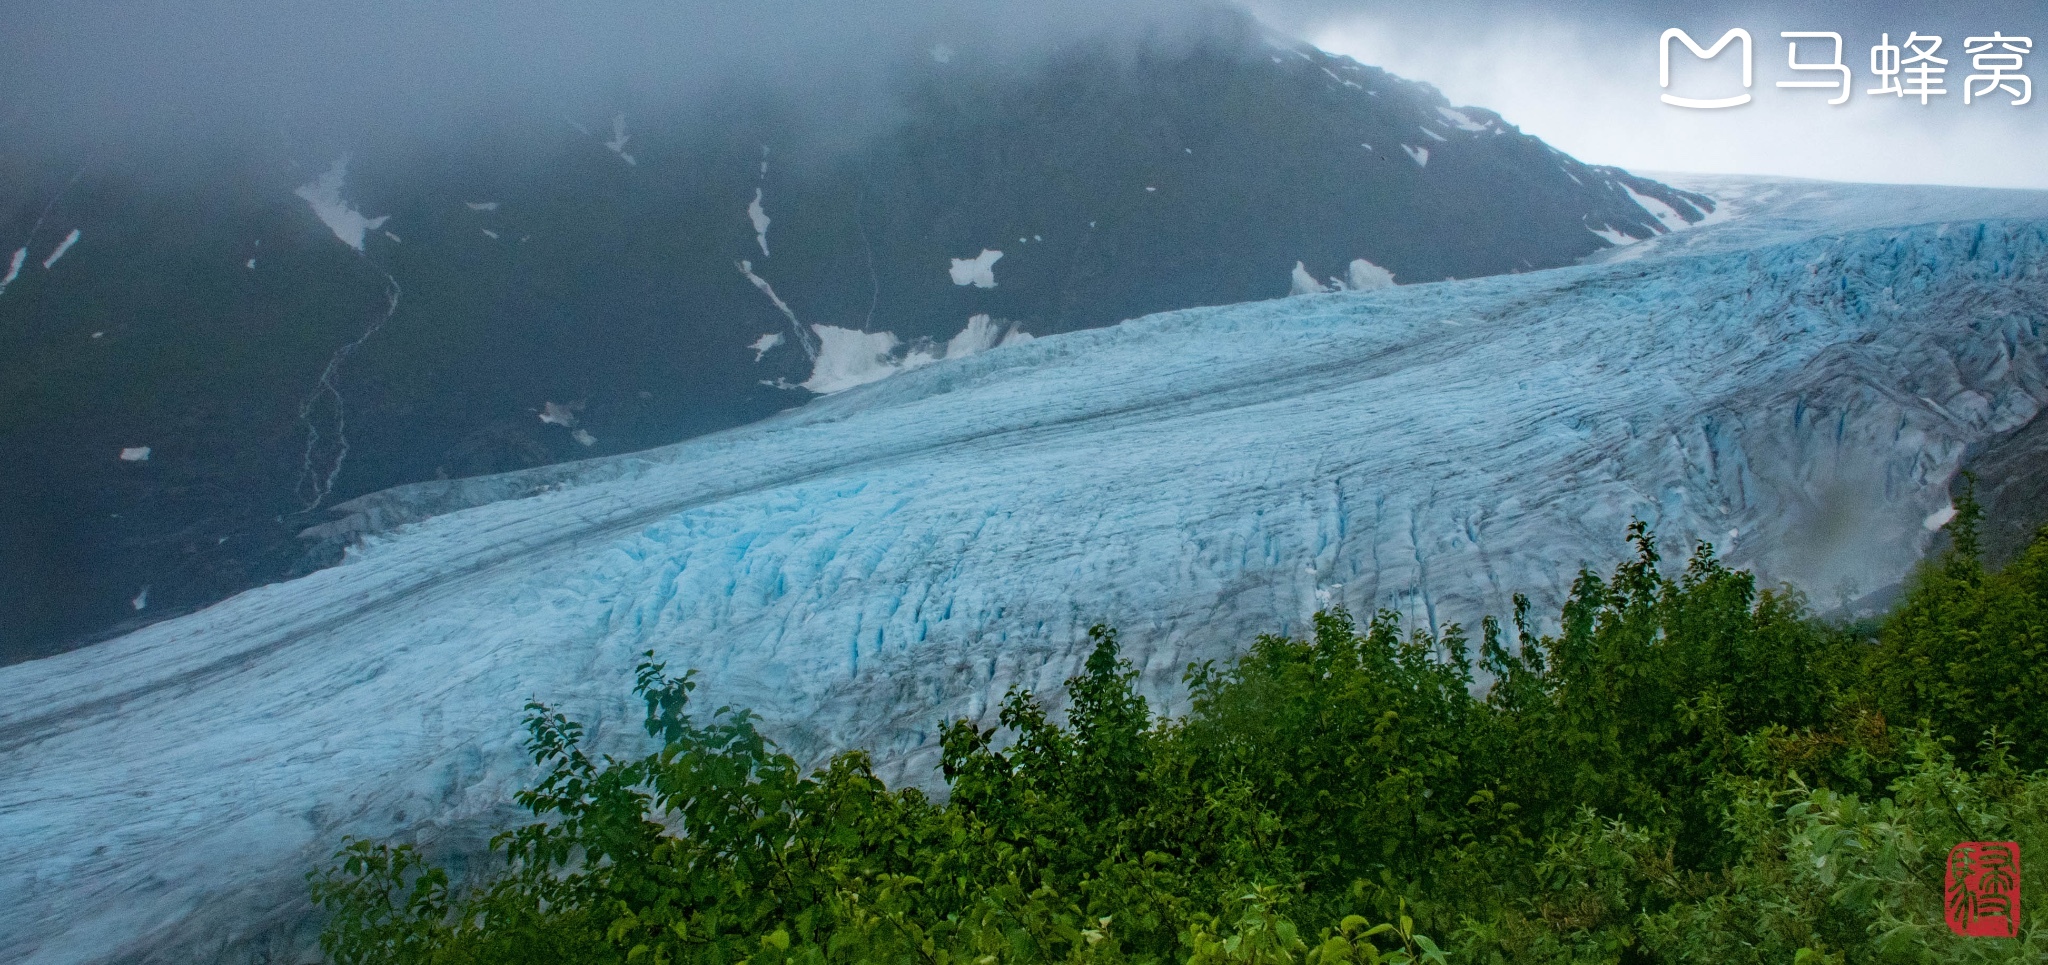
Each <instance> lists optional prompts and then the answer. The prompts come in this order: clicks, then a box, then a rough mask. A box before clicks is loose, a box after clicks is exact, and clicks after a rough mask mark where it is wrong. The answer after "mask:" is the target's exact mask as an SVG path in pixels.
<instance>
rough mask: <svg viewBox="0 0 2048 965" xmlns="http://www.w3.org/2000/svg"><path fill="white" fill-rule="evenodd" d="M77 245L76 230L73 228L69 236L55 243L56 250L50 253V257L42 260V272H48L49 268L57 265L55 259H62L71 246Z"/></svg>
mask: <svg viewBox="0 0 2048 965" xmlns="http://www.w3.org/2000/svg"><path fill="white" fill-rule="evenodd" d="M77 243H78V229H77V228H73V229H71V233H70V234H68V235H65V236H64V240H63V241H60V242H57V250H55V251H52V252H50V257H48V258H45V259H43V270H44V271H49V270H50V268H51V266H53V265H55V264H57V259H59V258H62V257H64V253H65V252H67V251H70V250H71V246H72V245H75V244H77Z"/></svg>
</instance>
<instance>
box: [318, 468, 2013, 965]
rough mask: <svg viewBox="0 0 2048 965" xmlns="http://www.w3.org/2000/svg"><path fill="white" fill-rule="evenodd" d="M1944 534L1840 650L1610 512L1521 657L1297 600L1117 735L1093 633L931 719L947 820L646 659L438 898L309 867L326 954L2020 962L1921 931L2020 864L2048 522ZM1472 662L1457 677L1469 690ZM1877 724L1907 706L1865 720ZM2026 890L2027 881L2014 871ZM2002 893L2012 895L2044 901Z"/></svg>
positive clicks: (1780, 604) (343, 871)
mask: <svg viewBox="0 0 2048 965" xmlns="http://www.w3.org/2000/svg"><path fill="white" fill-rule="evenodd" d="M1960 504H1961V505H1960V506H1959V508H1960V510H1961V512H1960V513H1959V515H1958V518H1957V521H1956V523H1955V524H1953V527H1952V529H1953V534H1952V535H1953V537H1954V539H1953V543H1954V549H1953V550H1951V552H1950V553H1949V554H1948V555H1947V557H1946V558H1944V559H1943V560H1941V561H1938V562H1937V563H1936V564H1934V565H1930V566H1928V567H1926V568H1925V569H1924V571H1923V572H1922V573H1921V574H1920V575H1919V577H1918V578H1917V580H1916V582H1915V584H1914V585H1913V588H1912V590H1911V592H1910V594H1909V595H1908V597H1907V598H1906V599H1905V600H1904V601H1903V602H1902V603H1901V604H1900V606H1899V608H1898V609H1897V611H1896V612H1895V613H1894V614H1893V615H1892V616H1891V617H1890V618H1888V619H1887V620H1886V621H1883V622H1882V623H1881V624H1878V625H1876V627H1875V629H1868V628H1841V627H1835V626H1831V625H1828V624H1824V623H1822V622H1819V621H1816V620H1814V619H1813V618H1811V617H1810V616H1808V615H1807V614H1806V612H1805V610H1804V608H1803V605H1802V603H1801V601H1800V600H1799V599H1798V598H1797V597H1796V596H1794V595H1790V594H1788V593H1784V592H1778V591H1770V590H1759V589H1758V588H1757V587H1756V585H1755V581H1754V580H1753V578H1752V577H1751V576H1750V575H1749V574H1746V573H1742V572H1738V571H1733V570H1729V569H1727V568H1725V567H1724V566H1722V565H1721V564H1720V563H1719V562H1717V561H1716V559H1715V557H1714V555H1713V551H1712V548H1711V547H1708V546H1702V547H1700V548H1699V549H1698V550H1697V551H1696V552H1695V553H1694V554H1693V555H1692V557H1691V558H1690V560H1689V561H1688V562H1687V564H1686V566H1685V568H1684V569H1683V571H1682V572H1681V573H1679V574H1678V575H1677V576H1676V577H1675V578H1673V577H1667V576H1665V575H1664V574H1663V573H1662V571H1661V569H1660V562H1661V561H1660V558H1659V554H1658V551H1657V548H1656V544H1655V541H1654V540H1653V539H1652V538H1651V536H1650V535H1649V533H1648V532H1647V531H1646V530H1645V529H1644V528H1643V527H1642V526H1640V525H1637V526H1635V527H1632V528H1631V530H1630V533H1629V539H1630V541H1631V543H1632V544H1633V546H1634V549H1635V553H1634V558H1633V559H1631V560H1630V561H1628V562H1626V563H1624V564H1623V565H1621V566H1620V567H1618V568H1617V569H1616V570H1615V572H1614V573H1613V574H1612V576H1611V577H1610V578H1607V579H1601V578H1599V577H1597V576H1595V575H1594V574H1591V573H1582V574H1581V575H1580V577H1579V579H1578V581H1577V583H1576V584H1575V586H1574V588H1573V591H1572V594H1571V596H1570V599H1569V600H1568V601H1567V602H1566V604H1565V605H1564V607H1563V609H1562V611H1561V613H1560V614H1559V620H1558V622H1557V625H1558V626H1559V627H1560V630H1559V632H1558V633H1556V634H1555V635H1537V634H1535V633H1533V632H1531V630H1530V629H1529V627H1530V621H1529V619H1528V608H1529V607H1528V603H1527V601H1526V600H1523V599H1521V598H1517V599H1516V611H1515V614H1514V619H1513V635H1514V640H1513V641H1512V643H1511V642H1510V641H1509V640H1508V639H1506V637H1507V636H1508V632H1509V631H1508V630H1506V629H1505V628H1503V627H1502V626H1501V625H1499V624H1498V623H1496V622H1494V621H1492V620H1488V621H1485V622H1484V623H1483V624H1482V625H1481V627H1480V628H1479V634H1478V641H1477V644H1476V646H1475V645H1474V644H1473V642H1472V641H1471V640H1470V639H1469V638H1468V637H1467V635H1466V634H1465V631H1464V630H1463V629H1462V628H1460V627H1456V626H1453V627H1450V628H1447V629H1446V630H1445V631H1444V632H1443V633H1441V634H1440V635H1437V636H1431V635H1429V634H1427V633H1423V632H1420V631H1406V630H1404V629H1403V628H1402V626H1401V624H1400V620H1399V618H1398V616H1397V615H1395V614H1393V613H1390V612H1381V613H1378V614H1376V615H1374V616H1373V617H1372V618H1371V619H1370V620H1369V621H1367V622H1366V624H1365V626H1364V627H1362V628H1361V627H1360V626H1358V625H1357V624H1356V623H1355V622H1354V621H1353V620H1352V618H1351V617H1350V616H1349V615H1347V614H1345V613H1344V612H1342V611H1331V612H1327V613H1322V614H1318V615H1317V617H1316V619H1315V624H1314V632H1313V633H1312V634H1311V635H1310V637H1309V638H1308V639H1303V640H1296V639H1289V638H1284V637H1277V636H1265V637H1261V638H1259V639H1258V640H1257V641H1255V642H1254V643H1253V644H1252V645H1251V647H1250V648H1249V649H1248V650H1247V651H1246V652H1245V653H1244V654H1243V655H1242V656H1241V657H1239V658H1237V659H1235V660H1233V661H1231V662H1229V663H1228V664H1227V665H1223V666H1218V665H1216V664H1213V663H1205V664H1201V665H1197V666H1194V667H1191V668H1189V671H1188V674H1187V678H1186V681H1187V685H1188V687H1189V690H1190V696H1191V698H1192V700H1191V710H1190V712H1189V713H1188V714H1187V715H1186V716H1185V717H1182V718H1178V719H1163V718H1159V717H1155V716H1153V715H1152V714H1151V712H1150V709H1149V708H1148V707H1147V705H1146V702H1145V700H1144V699H1143V698H1142V697H1140V696H1138V695H1137V693H1136V691H1135V688H1134V682H1135V679H1136V674H1135V672H1134V671H1133V670H1132V668H1131V667H1130V665H1129V664H1128V663H1127V662H1125V661H1123V660H1122V659H1121V658H1120V656H1119V649H1118V642H1117V637H1116V634H1115V632H1114V631H1111V630H1108V629H1106V628H1102V627H1097V628H1096V629H1095V630H1094V631H1092V636H1093V640H1094V649H1093V652H1092V653H1091V654H1090V656H1089V658H1088V661H1087V663H1086V666H1085V669H1084V670H1083V672H1082V673H1081V674H1079V675H1078V676H1076V677H1074V678H1073V679H1071V680H1069V681H1068V682H1067V698H1068V699H1067V710H1066V712H1065V714H1064V719H1060V717H1059V715H1055V714H1054V713H1052V712H1051V711H1050V710H1049V709H1048V708H1047V706H1046V705H1045V704H1044V703H1043V702H1042V701H1041V700H1040V699H1039V698H1038V697H1037V696H1036V695H1034V694H1031V693H1029V692H1026V691H1013V692H1012V693H1011V694H1010V695H1009V696H1008V697H1007V698H1006V700H1005V701H1004V703H1003V705H1002V707H1001V713H1000V716H999V726H998V727H996V728H988V729H982V728H977V727H976V726H975V725H974V724H972V723H970V722H968V721H965V720H961V721H956V722H954V723H953V724H951V725H950V726H948V727H947V728H946V729H945V731H944V734H943V737H942V747H943V758H942V773H943V777H944V779H945V782H946V784H947V786H948V789H949V792H950V793H949V795H948V797H947V798H946V800H945V801H944V802H939V801H934V800H932V799H929V798H927V797H926V796H925V795H924V794H923V793H922V792H920V791H919V790H917V789H916V788H899V789H890V788H888V787H886V786H884V785H883V783H882V782H881V781H880V780H878V779H877V778H876V777H875V776H874V774H873V771H872V769H871V767H870V765H869V761H868V758H867V757H866V756H865V755H864V754H862V753H860V752H857V751H856V752H847V753H844V754H841V755H839V756H838V757H835V758H833V759H832V760H831V762H830V763H829V764H827V765H826V766H825V767H823V768H821V769H819V770H818V771H815V772H813V773H810V774H805V773H803V772H802V770H801V768H799V767H798V765H797V764H796V762H795V761H794V760H792V759H791V758H790V757H789V756H788V755H786V754H783V753H781V752H780V751H778V750H777V749H776V748H775V747H774V745H773V744H772V743H771V742H770V741H768V740H767V739H766V738H765V737H763V736H762V735H761V733H760V731H759V730H758V729H757V727H756V721H755V720H754V718H753V717H752V716H751V715H749V714H747V713H746V712H744V711H738V712H735V711H731V710H727V709H720V710H719V711H717V712H715V713H713V714H711V715H709V716H708V717H706V718H702V719H697V718H693V717H692V716H691V715H690V714H689V713H687V711H688V709H689V694H690V691H691V689H692V688H693V686H694V684H693V682H692V680H691V678H690V676H689V675H687V674H686V675H684V676H682V677H680V678H677V677H670V676H668V675H667V674H666V671H665V669H664V668H663V667H662V666H661V665H660V664H657V663H653V662H652V659H651V654H650V656H649V662H647V663H645V664H643V665H642V667H641V668H640V673H639V677H638V683H637V690H638V693H639V694H640V695H641V696H642V697H644V698H645V701H646V706H647V718H646V727H647V732H648V734H649V735H650V736H651V737H652V738H654V740H655V741H656V742H657V743H658V744H659V747H660V749H659V750H658V751H656V752H654V753H652V754H650V755H648V756H646V757H642V758H638V759H630V760H617V759H611V758H605V759H602V760H596V759H593V758H591V757H590V756H589V754H588V753H587V752H586V751H585V750H584V749H583V742H582V738H583V733H582V728H581V727H580V726H579V725H578V724H577V723H575V722H574V721H571V720H569V719H567V718H566V717H564V716H563V715H561V714H559V713H557V712H555V711H553V710H551V709H550V708H548V707H546V706H543V705H541V704H531V705H529V706H528V708H527V710H528V717H527V728H528V732H529V737H528V741H527V746H528V749H529V750H530V751H531V753H532V755H533V758H534V761H535V763H536V764H538V765H539V766H540V768H541V770H542V772H543V775H544V776H543V777H542V778H541V779H540V781H539V782H538V783H537V784H536V785H535V786H534V787H533V788H531V789H529V790H527V791H524V792H522V793H521V794H520V795H519V803H520V804H522V805H523V806H525V807H526V808H527V809H529V810H530V811H532V812H533V813H534V815H535V816H536V819H537V820H536V822H535V823H533V824H530V825H527V826H525V827H521V828H517V829H514V830H511V831H508V832H506V833H504V834H501V835H499V836H498V838H497V839H495V841H494V847H495V848H496V849H497V850H498V851H500V852H501V853H502V854H503V855H504V856H505V859H506V861H505V865H504V867H503V870H502V871H501V872H499V873H497V874H495V875H492V876H489V877H487V878H486V879H485V880H482V881H478V882H473V883H469V884H467V885H464V886H462V887H457V886H455V885H454V884H452V883H451V880H450V878H449V876H448V875H447V874H446V873H445V872H444V871H442V870H440V869H438V868H435V867H432V866H430V864H429V863H428V862H426V861H425V860H423V859H422V857H421V856H420V854H419V853H418V852H417V851H416V850H414V849H413V848H412V847H411V846H409V845H404V844H387V843H377V842H368V841H350V842H347V844H346V846H345V847H344V848H343V849H342V850H341V851H340V852H339V853H338V854H337V856H336V863H335V864H334V865H333V866H331V867H329V868H327V869H326V870H324V871H321V872H318V873H316V874H315V875H313V877H312V881H313V890H314V894H315V897H316V899H317V900H318V901H319V902H320V903H321V904H322V905H324V906H325V907H326V908H327V909H328V910H329V911H330V912H331V914H332V920H331V923H330V925H329V926H328V928H327V930H326V932H325V934H324V935H323V938H322V947H323V949H324V950H325V951H326V952H327V954H328V955H329V956H330V957H331V958H332V959H333V960H334V961H336V962H339V963H347V965H354V963H468V962H491V963H499V962H504V963H519V962H550V963H583V962H593V963H594V962H605V963H611V962H630V963H642V962H645V963H663V965H665V963H686V962H687V963H700V962H702V963H740V962H747V963H762V965H767V963H783V962H803V963H828V962H918V963H930V965H938V963H956V962H960V963H964V962H973V963H977V965H993V963H998V962H1033V963H1038V962H1046V963H1050V962H1103V963H1111V962H1190V963H1205V965H1206V963H1225V962H1232V963H1267V962H1272V963H1279V962H1309V963H1332V965H1333V963H1339V962H1385V963H1419V962H1447V961H1458V962H1466V961H1470V962H1610V963H1621V962H1628V963H1635V962H1692V961H1699V962H1781V963H1782V962H1792V963H1797V965H1824V963H1864V962H1871V963H1877V962H1977V961H2006V960H2011V961H2020V960H2026V961H2041V960H2043V959H2044V958H2048V930H2044V929H2041V928H2040V927H2039V925H2038V921H2039V919H2038V916H2037V915H2034V914H2031V913H2030V914H2029V915H2028V917H2027V919H2026V921H2025V929H2024V930H2023V932H2022V935H2021V937H2019V938H2017V939H1962V938H1956V937H1954V936H1952V935H1950V934H1949V933H1948V931H1947V929H1946V927H1945V926H1944V925H1943V924H1942V920H1941V916H1942V906H1941V885H1942V879H1941V876H1942V871H1943V861H1944V858H1945V856H1946V852H1947V849H1948V848H1949V846H1950V845H1952V844H1954V843H1955V842H1958V841H1963V840H1976V839H2012V840H2018V841H2020V842H2021V843H2022V847H2023V849H2027V850H2026V852H2025V853H2031V854H2048V851H2042V850H2040V849H2042V848H2048V775H2043V774H2042V773H2039V772H2033V771H2030V770H2028V769H2029V768H2034V767H2038V766H2040V765H2041V764H2042V763H2043V761H2044V759H2048V732H2044V729H2043V728H2044V727H2048V709H2044V708H2043V707H2042V698H2043V697H2044V696H2048V668H2044V664H2043V662H2042V661H2041V659H2040V657H2041V656H2042V654H2041V648H2042V647H2044V646H2048V633H2044V626H2048V622H2044V614H2048V540H2037V541H2036V542H2035V544H2034V546H2033V547H2032V548H2031V549H2029V550H2028V551H2027V552H2026V554H2024V555H2023V556H2022V557H2021V558H2020V559H2019V560H2017V561H2016V562H2014V563H2013V564H2012V565H2010V566H2008V567H2007V568H2006V569H2005V570H2004V571H2002V572H2000V573H1996V574H1986V573H1984V572H1982V571H1981V569H1980V568H1978V566H1977V565H1976V562H1975V559H1974V545H1973V541H1972V539H1971V534H1972V532H1973V529H1972V527H1974V525H1975V523H1976V513H1975V509H1974V506H1973V505H1972V504H1971V503H1970V501H1969V500H1968V499H1967V497H1965V499H1963V500H1961V501H1960ZM1481 679H1483V680H1484V681H1485V686H1484V687H1483V688H1482V687H1480V686H1478V681H1480V680H1481ZM1894 722H1905V723H1906V724H1908V725H1909V726H1906V727H1901V726H1898V725H1897V724H1896V723H1894ZM2025 867H2027V868H2030V869H2033V870H2031V871H2029V872H2028V876H2027V877H2026V879H2025V882H2024V884H2023V887H2024V888H2026V889H2028V890H2031V891H2032V892H2033V893H2034V894H2043V893H2044V892H2042V891H2041V890H2040V889H2041V888H2042V887H2043V885H2044V882H2042V881H2041V880H2040V879H2039V875H2040V874H2041V873H2042V872H2041V870H2040V869H2041V868H2042V867H2043V865H2042V864H2041V859H2036V860H2035V861H2034V862H2033V863H2032V864H2027V865H2025ZM2038 902H2039V899H2037V900H2036V902H2035V903H2030V904H2025V908H2027V909H2032V908H2036V907H2038V906H2039V905H2038Z"/></svg>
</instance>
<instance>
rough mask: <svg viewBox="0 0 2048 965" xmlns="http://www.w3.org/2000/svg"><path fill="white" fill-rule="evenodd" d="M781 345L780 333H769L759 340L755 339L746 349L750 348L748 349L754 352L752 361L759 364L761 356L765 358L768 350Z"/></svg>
mask: <svg viewBox="0 0 2048 965" xmlns="http://www.w3.org/2000/svg"><path fill="white" fill-rule="evenodd" d="M781 344H782V333H781V332H769V333H768V334H766V335H763V336H761V337H760V338H757V339H755V340H754V341H753V343H752V344H750V345H748V346H747V347H748V348H750V349H753V350H754V361H756V362H759V361H761V358H762V356H765V355H767V354H768V350H769V349H772V348H774V347H776V346H777V345H781Z"/></svg>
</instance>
